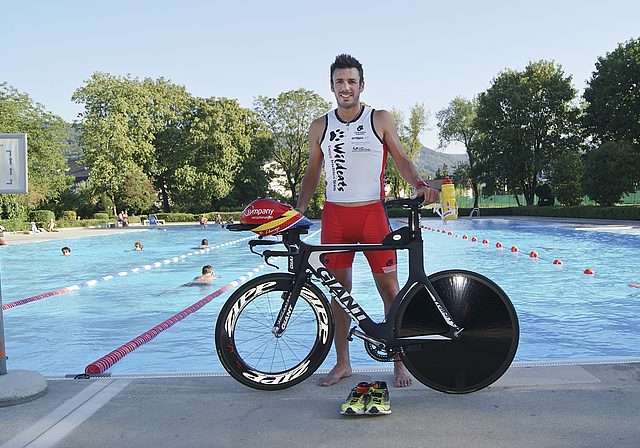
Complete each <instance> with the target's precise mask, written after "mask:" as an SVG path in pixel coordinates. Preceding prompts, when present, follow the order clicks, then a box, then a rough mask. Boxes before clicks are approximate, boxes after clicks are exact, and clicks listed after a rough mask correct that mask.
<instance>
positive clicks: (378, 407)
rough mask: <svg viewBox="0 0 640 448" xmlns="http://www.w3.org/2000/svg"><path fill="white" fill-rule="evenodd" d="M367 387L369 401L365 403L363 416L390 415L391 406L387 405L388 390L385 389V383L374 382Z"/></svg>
mask: <svg viewBox="0 0 640 448" xmlns="http://www.w3.org/2000/svg"><path fill="white" fill-rule="evenodd" d="M369 386H370V389H369V401H368V402H367V406H366V410H365V414H368V415H383V414H385V415H386V414H391V405H390V403H389V389H387V383H386V381H375V382H373V383H371V384H370V385H369Z"/></svg>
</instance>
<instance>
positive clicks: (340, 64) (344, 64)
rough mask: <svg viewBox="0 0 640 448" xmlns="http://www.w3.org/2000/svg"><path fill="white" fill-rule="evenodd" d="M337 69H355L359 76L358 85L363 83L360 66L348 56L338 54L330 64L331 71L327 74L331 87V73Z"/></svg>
mask: <svg viewBox="0 0 640 448" xmlns="http://www.w3.org/2000/svg"><path fill="white" fill-rule="evenodd" d="M339 68H357V69H358V73H359V74H360V83H362V82H364V70H362V64H361V63H360V62H359V61H358V60H357V59H356V58H354V57H353V56H351V55H349V54H340V55H338V56H336V60H335V61H333V64H331V71H330V73H329V79H330V81H331V85H333V72H334V71H335V70H336V69H339Z"/></svg>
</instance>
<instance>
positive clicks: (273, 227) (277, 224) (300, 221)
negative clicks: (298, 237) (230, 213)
mask: <svg viewBox="0 0 640 448" xmlns="http://www.w3.org/2000/svg"><path fill="white" fill-rule="evenodd" d="M240 222H241V223H242V224H252V225H257V227H255V228H253V229H251V230H252V232H255V233H257V234H258V235H261V236H268V235H273V234H274V233H278V232H282V231H283V230H287V229H290V228H293V227H297V226H302V225H307V226H311V225H312V223H311V221H309V220H308V219H307V218H305V217H304V215H303V214H302V213H300V212H298V211H297V210H295V209H294V208H293V207H291V206H290V205H288V204H283V203H282V202H279V201H276V200H275V199H256V200H255V201H253V202H252V203H251V204H249V205H247V207H246V208H245V209H244V210H243V211H242V217H241V218H240Z"/></svg>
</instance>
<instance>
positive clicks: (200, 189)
mask: <svg viewBox="0 0 640 448" xmlns="http://www.w3.org/2000/svg"><path fill="white" fill-rule="evenodd" d="M270 155H271V147H270V146H269V143H268V142H267V135H266V133H265V132H264V130H263V129H262V127H261V125H260V123H259V122H258V121H257V120H256V118H255V114H254V113H253V112H252V111H250V110H248V109H244V108H242V107H240V105H239V104H238V103H237V101H235V100H230V99H226V98H209V99H196V101H195V108H194V112H193V117H192V118H191V123H190V125H189V129H188V133H187V139H186V148H185V150H184V151H183V152H182V153H181V157H182V164H181V166H180V167H179V168H177V169H176V170H175V174H174V175H173V181H172V183H171V185H170V186H169V188H170V191H171V199H172V201H173V202H174V203H175V204H176V205H178V206H180V207H181V208H182V209H183V210H187V211H191V212H194V213H195V212H201V211H203V210H215V209H221V208H222V207H231V206H237V205H240V204H248V203H249V202H251V201H252V200H253V199H255V198H256V196H257V197H260V196H263V195H264V193H266V191H267V185H268V181H269V179H268V177H267V176H266V173H265V172H264V170H263V168H262V167H263V165H264V163H265V162H266V160H267V159H268V158H269V157H270Z"/></svg>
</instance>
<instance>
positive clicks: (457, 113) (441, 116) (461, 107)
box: [436, 96, 478, 208]
mask: <svg viewBox="0 0 640 448" xmlns="http://www.w3.org/2000/svg"><path fill="white" fill-rule="evenodd" d="M477 109H478V100H477V98H475V97H474V98H473V99H471V100H467V99H465V98H463V97H460V96H457V97H455V98H454V99H453V100H451V102H450V103H449V105H448V106H447V107H446V108H444V109H442V110H440V111H439V112H438V113H437V114H436V118H437V119H438V139H439V145H438V146H439V147H440V148H445V147H447V146H448V145H449V144H451V142H459V143H462V145H464V147H465V149H466V151H467V155H468V156H469V166H468V169H467V170H466V172H467V174H468V176H469V179H470V180H471V187H472V189H473V197H474V203H473V207H474V208H478V179H477V174H476V170H477V165H478V162H477V159H478V157H477V154H476V152H475V149H474V145H475V143H476V139H477V137H478V130H477V129H476V127H475V125H474V120H475V117H476V111H477Z"/></svg>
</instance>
